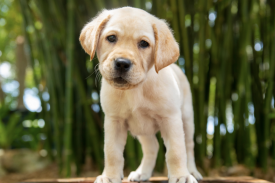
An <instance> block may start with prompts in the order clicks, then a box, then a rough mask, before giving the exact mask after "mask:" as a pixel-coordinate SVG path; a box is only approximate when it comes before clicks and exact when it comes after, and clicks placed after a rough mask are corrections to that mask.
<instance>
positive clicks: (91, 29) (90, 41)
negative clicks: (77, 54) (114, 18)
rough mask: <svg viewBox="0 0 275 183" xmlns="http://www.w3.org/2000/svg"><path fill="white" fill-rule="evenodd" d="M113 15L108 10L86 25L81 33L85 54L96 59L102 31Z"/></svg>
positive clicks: (80, 38)
mask: <svg viewBox="0 0 275 183" xmlns="http://www.w3.org/2000/svg"><path fill="white" fill-rule="evenodd" d="M110 17H111V15H110V13H109V11H108V10H103V11H102V12H101V13H100V14H99V15H98V16H97V17H95V18H94V19H93V20H92V21H91V22H89V23H88V24H86V25H85V26H84V28H83V29H82V31H81V34H80V37H79V41H80V43H81V45H82V47H83V48H84V50H85V52H86V53H88V54H89V55H90V56H91V60H92V59H93V58H94V55H95V51H96V48H97V44H98V40H99V36H100V33H101V30H102V29H103V28H104V26H105V25H106V23H107V22H108V21H109V19H110Z"/></svg>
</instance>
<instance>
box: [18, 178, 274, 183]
mask: <svg viewBox="0 0 275 183" xmlns="http://www.w3.org/2000/svg"><path fill="white" fill-rule="evenodd" d="M95 179H96V178H95V177H89V178H88V177H87V178H68V179H29V180H25V181H23V182H21V183H34V182H35V183H93V182H94V181H95ZM128 182H129V181H128V180H127V178H124V179H123V180H122V183H128ZM146 182H147V183H148V182H154V183H167V182H168V178H167V177H152V178H150V179H149V180H148V181H146ZM199 183H271V182H269V181H266V180H261V179H256V178H253V177H217V178H216V177H215V178H211V177H206V178H204V179H203V180H200V181H199Z"/></svg>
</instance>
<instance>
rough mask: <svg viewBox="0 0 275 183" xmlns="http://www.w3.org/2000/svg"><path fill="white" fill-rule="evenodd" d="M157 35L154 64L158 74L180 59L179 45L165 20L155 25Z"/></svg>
mask: <svg viewBox="0 0 275 183" xmlns="http://www.w3.org/2000/svg"><path fill="white" fill-rule="evenodd" d="M153 30H154V35H155V54H154V63H155V69H156V72H157V73H158V72H159V71H160V70H161V69H163V68H164V67H166V66H168V65H170V64H172V63H174V62H175V61H177V59H178V57H179V55H180V54H179V45H178V43H177V42H176V40H175V38H174V36H173V34H172V32H171V30H170V29H169V27H168V25H167V24H166V23H165V22H164V21H163V20H158V21H157V23H155V24H153Z"/></svg>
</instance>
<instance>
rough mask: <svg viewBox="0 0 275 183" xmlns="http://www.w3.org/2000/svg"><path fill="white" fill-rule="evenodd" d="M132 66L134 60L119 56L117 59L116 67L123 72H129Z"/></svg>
mask: <svg viewBox="0 0 275 183" xmlns="http://www.w3.org/2000/svg"><path fill="white" fill-rule="evenodd" d="M131 66H132V62H131V61H130V60H128V59H125V58H117V59H116V60H115V69H116V70H119V71H121V72H127V71H128V70H129V69H130V68H131Z"/></svg>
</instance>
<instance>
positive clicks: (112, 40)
mask: <svg viewBox="0 0 275 183" xmlns="http://www.w3.org/2000/svg"><path fill="white" fill-rule="evenodd" d="M107 40H108V41H109V42H110V43H114V42H116V40H117V39H116V36H115V35H111V36H108V37H107Z"/></svg>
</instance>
